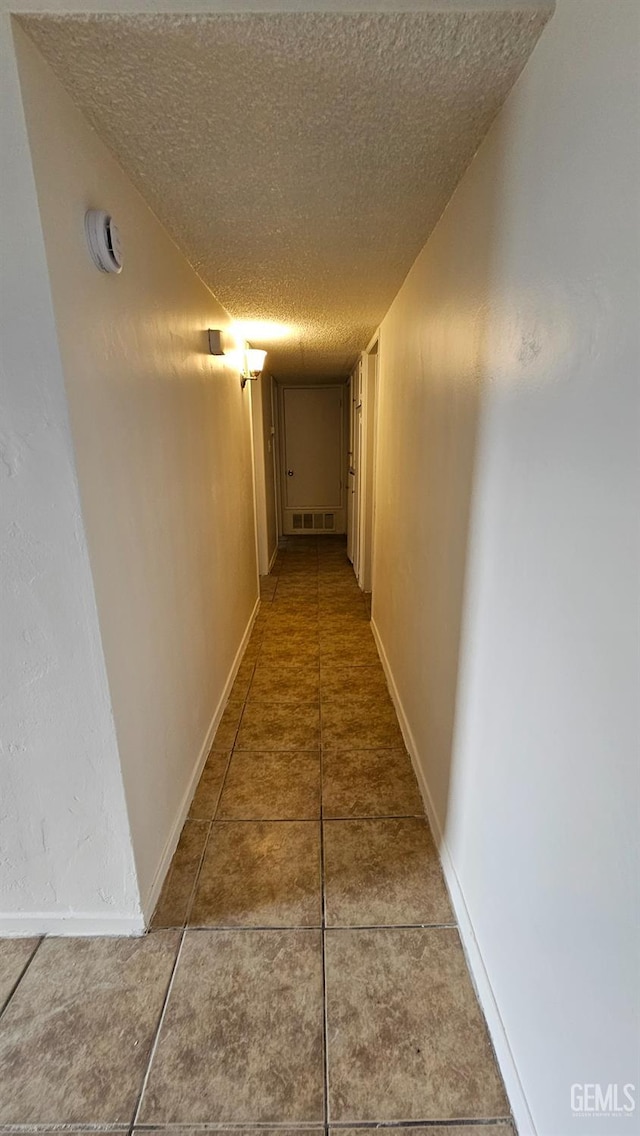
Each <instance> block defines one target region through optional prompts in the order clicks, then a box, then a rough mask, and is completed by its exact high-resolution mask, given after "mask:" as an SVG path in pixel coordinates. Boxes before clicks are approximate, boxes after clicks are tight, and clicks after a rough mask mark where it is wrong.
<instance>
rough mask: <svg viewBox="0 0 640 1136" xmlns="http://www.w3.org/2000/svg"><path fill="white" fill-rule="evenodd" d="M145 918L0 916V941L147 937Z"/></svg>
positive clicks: (59, 914) (43, 914)
mask: <svg viewBox="0 0 640 1136" xmlns="http://www.w3.org/2000/svg"><path fill="white" fill-rule="evenodd" d="M144 932H145V924H144V919H143V918H142V915H140V914H139V915H104V914H103V913H102V912H95V913H93V914H92V913H90V912H86V911H83V912H80V913H79V914H76V913H75V912H73V911H69V912H67V913H62V912H59V911H27V912H25V914H24V915H19V914H17V913H16V912H0V938H3V939H30V938H31V937H32V936H36V935H65V936H67V935H72V936H74V937H75V936H84V937H89V936H92V935H126V936H134V935H144Z"/></svg>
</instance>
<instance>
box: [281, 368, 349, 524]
mask: <svg viewBox="0 0 640 1136" xmlns="http://www.w3.org/2000/svg"><path fill="white" fill-rule="evenodd" d="M274 386H276V387H277V392H276V401H277V424H278V426H277V433H278V439H277V443H278V444H277V451H278V463H277V464H278V494H277V496H278V505H279V520H278V528H279V532H280V533H281V535H282V536H296V535H300V536H310V535H313V533H314V532H315V533H316V534H317V535H326V534H327V533H329V532H335V533H344V532H346V519H347V493H346V479H345V473H344V456H345V448H346V437H345V413H344V401H345V392H346V390H347V387H346V386H345V384H344V382H340V380H339V379H338V380H334V381H333V382H330V383H287V382H286V381H285V382H278V383H275V384H274ZM287 390H339V391H340V399H341V405H342V413H341V415H340V453H341V457H342V461H341V465H340V508H339V509H336V508H335V506H334V507H333V508H332V509H329V508H325V509H322V508H321V507H320V506H317V511H318V512H327V513H328V512H333V513H340V515H341V517H342V518H343V523H342V526H340V525H337V526H336V527H335V528H334V529H315V528H314V529H309V528H306V529H299V530H296V532H294V533H287V532H286V528H285V517H286V514H287V513H292V512H294V511H295V512H298V510H292V509H290V508H288V506H287V504H286V485H285V476H286V472H285V471H286V468H287V462H286V441H285V420H284V401H285V391H287ZM299 512H301V513H312V512H313V509H304V510H303V509H300V510H299ZM292 527H293V526H292Z"/></svg>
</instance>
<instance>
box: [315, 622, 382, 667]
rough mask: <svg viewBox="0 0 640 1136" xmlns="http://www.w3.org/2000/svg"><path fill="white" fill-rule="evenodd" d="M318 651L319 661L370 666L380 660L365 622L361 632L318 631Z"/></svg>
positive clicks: (353, 665)
mask: <svg viewBox="0 0 640 1136" xmlns="http://www.w3.org/2000/svg"><path fill="white" fill-rule="evenodd" d="M319 652H320V661H321V663H325V664H326V663H342V664H347V663H348V664H349V666H352V667H372V666H376V664H377V663H379V662H380V656H379V655H378V652H377V649H376V645H375V642H374V640H373V636H372V634H371V631H370V630H369V627H368V625H367V624H363V628H362V633H358V634H354V633H353V632H348V633H346V634H344V635H325V634H323V633H322V632H320V636H319Z"/></svg>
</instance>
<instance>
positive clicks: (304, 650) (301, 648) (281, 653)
mask: <svg viewBox="0 0 640 1136" xmlns="http://www.w3.org/2000/svg"><path fill="white" fill-rule="evenodd" d="M318 655H319V645H318V637H317V635H316V636H312V637H309V638H307V637H305V638H304V639H299V640H296V641H295V642H292V641H290V640H289V637H288V636H287V635H277V636H273V637H270V638H269V640H268V641H265V642H264V643H263V645H262V647H261V648H260V655H259V656H258V658H259V661H260V662H261V663H285V664H294V663H297V662H304V661H305V660H306V661H307V662H308V661H309V660H311V659H316V661H317V659H318Z"/></svg>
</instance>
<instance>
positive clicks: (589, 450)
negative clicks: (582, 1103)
mask: <svg viewBox="0 0 640 1136" xmlns="http://www.w3.org/2000/svg"><path fill="white" fill-rule="evenodd" d="M639 43H640V37H639V28H638V9H637V7H636V6H635V5H634V4H631V3H626V2H624V0H623V2H616V3H611V4H610V3H604V2H602V0H580V2H579V3H578V2H577V0H560V3H559V5H558V9H557V12H556V14H555V16H554V17H553V19H552V20H551V22H550V24H549V25H548V27H547V29H546V30H545V32H544V33H543V35H542V39H541V42H540V44H539V45H538V47H537V48H536V49H535V52H534V54H533V56H532V58H531V60H530V62H529V63H528V65H527V67H526V68H525V71H524V73H523V75H522V77H521V79H520V81H519V82H518V84H517V86H516V88H515V89H514V91H513V93H512V95H511V96H510V98H509V100H508V102H507V105H506V106H505V108H504V109H503V111H502V113H501V114H500V116H499V117H498V119H497V120H496V122H495V124H494V126H493V128H492V130H491V132H490V134H489V136H488V137H487V139H486V141H485V142H484V143H483V145H482V147H481V148H480V150H479V152H478V154H477V156H476V158H475V160H474V162H473V164H472V166H471V168H470V169H469V171H468V172H467V174H466V176H465V178H464V179H463V182H462V183H461V185H460V187H459V189H458V191H457V193H456V195H455V197H454V199H453V201H452V202H451V203H450V205H449V207H448V209H447V211H446V213H445V215H444V216H443V218H442V220H441V222H440V224H439V226H438V228H437V230H436V232H435V233H434V235H433V237H432V238H431V240H430V241H429V242H428V244H427V245H426V247H425V249H424V250H423V252H422V253H421V255H420V257H419V258H418V260H417V262H416V264H415V265H414V267H413V269H412V271H411V273H410V274H409V277H408V278H407V280H406V282H405V284H404V285H403V287H402V289H401V291H400V293H399V295H398V297H397V298H396V300H395V301H394V304H393V306H392V308H391V310H390V312H389V314H388V316H387V317H386V319H385V321H384V323H383V325H382V332H381V351H382V356H381V361H382V376H381V411H380V431H379V450H378V481H377V526H376V550H377V564H376V574H375V580H374V608H373V610H374V619H375V623H376V626H377V629H378V634H379V638H380V641H381V645H382V648H383V650H384V652H385V654H386V660H387V665H388V668H389V672H390V674H391V676H392V679H393V681H394V682H395V686H396V694H397V697H398V699H399V702H400V704H401V708H402V712H403V715H404V725H405V729H406V730H407V737H408V738H409V741H410V745H411V748H412V750H413V754H414V758H415V760H416V764H417V767H418V770H419V773H420V775H421V779H422V783H423V787H424V789H425V792H426V793H428V794H429V796H430V806H431V810H432V815H433V816H434V818H435V821H436V825H437V826H438V827H439V829H440V832H441V834H443V838H444V840H443V847H442V850H443V858H444V862H445V866H446V870H447V874H448V878H449V882H450V885H451V887H452V891H453V894H454V898H455V901H456V905H457V909H458V912H459V914H460V917H461V920H462V923H463V931H464V936H465V942H466V946H467V949H468V951H469V955H470V958H471V961H472V964H473V967H474V972H475V975H476V979H477V981H478V985H479V989H480V992H481V994H482V997H483V1002H484V1005H485V1009H486V1012H487V1014H488V1017H489V1021H490V1024H491V1027H492V1031H493V1034H494V1038H495V1040H496V1045H497V1047H498V1052H499V1056H500V1059H501V1063H502V1066H503V1069H504V1071H505V1074H506V1076H507V1080H508V1087H509V1090H510V1093H511V1097H512V1102H513V1103H514V1106H515V1108H516V1111H517V1117H518V1120H519V1123H520V1132H521V1136H522V1133H524V1132H526V1131H533V1130H534V1128H535V1130H536V1131H537V1132H538V1133H539V1134H540V1136H573V1134H575V1136H578V1134H582V1133H595V1132H597V1133H598V1136H605V1134H609V1133H615V1132H630V1131H635V1130H637V1126H638V1119H637V1116H638V1114H637V1109H636V1115H635V1118H632V1119H630V1118H629V1117H628V1116H627V1115H624V1116H622V1117H621V1116H612V1117H604V1116H600V1117H597V1118H594V1117H593V1116H586V1117H579V1116H574V1115H572V1110H571V1098H570V1087H571V1085H572V1083H579V1082H600V1083H601V1085H602V1086H603V1088H605V1089H606V1086H607V1084H608V1083H609V1082H614V1083H618V1084H619V1085H620V1086H622V1085H623V1084H624V1083H625V1082H635V1084H636V1086H637V1085H638V1080H639V1078H638V992H639V978H638V958H640V943H639V942H638V855H637V854H638V825H637V817H638V753H639V746H638V742H639V732H638V710H637V702H638V678H639V666H638V600H639V590H638V589H639V585H638V581H639V578H640V577H639V573H638V569H639V567H640V556H639V549H638V524H637V494H638V486H639V485H640V478H639V476H638V475H639V472H640V471H639V469H638V425H639V417H638V411H639V409H640V408H639V400H638V394H639V391H638V362H639V351H638V336H637V327H638V298H639V297H638V280H639V266H640V251H639V246H638V226H637V222H638V196H637V195H638V184H639V176H638V175H639V170H638V124H639V123H638V107H639V106H640V100H639V98H638V95H639V91H638V67H637V63H638V57H639V53H638V47H639ZM636 1100H638V1091H636ZM620 1103H623V1097H622V1088H620Z"/></svg>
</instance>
